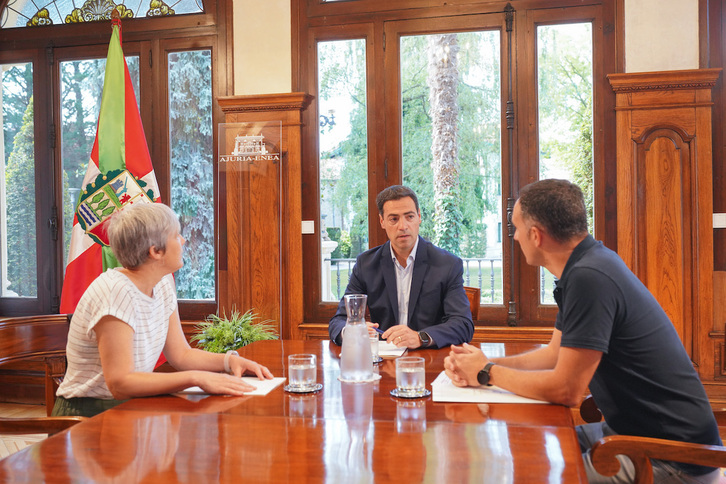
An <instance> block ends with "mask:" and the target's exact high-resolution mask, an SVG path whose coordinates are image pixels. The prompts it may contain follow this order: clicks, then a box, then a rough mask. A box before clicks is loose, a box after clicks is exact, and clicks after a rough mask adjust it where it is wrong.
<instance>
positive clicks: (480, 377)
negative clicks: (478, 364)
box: [476, 361, 496, 385]
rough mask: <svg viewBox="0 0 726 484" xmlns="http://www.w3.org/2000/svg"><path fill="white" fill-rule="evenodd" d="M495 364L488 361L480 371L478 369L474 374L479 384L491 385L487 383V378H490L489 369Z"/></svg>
mask: <svg viewBox="0 0 726 484" xmlns="http://www.w3.org/2000/svg"><path fill="white" fill-rule="evenodd" d="M495 364H496V363H494V362H492V361H490V362H488V363H487V364H486V365H484V368H483V369H482V370H481V371H479V373H478V374H477V376H476V379H477V381H478V382H479V384H480V385H491V383H489V380H491V376H490V374H489V371H490V370H491V369H492V366H494V365H495Z"/></svg>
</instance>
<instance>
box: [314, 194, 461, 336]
mask: <svg viewBox="0 0 726 484" xmlns="http://www.w3.org/2000/svg"><path fill="white" fill-rule="evenodd" d="M376 204H377V206H378V214H379V218H380V222H381V227H382V228H383V229H385V230H386V234H387V235H388V239H389V240H388V242H386V243H385V244H383V245H381V246H378V247H376V248H373V249H370V250H368V251H366V252H363V253H362V254H360V255H359V256H358V259H357V260H356V264H355V267H353V271H352V273H351V276H350V281H349V282H348V286H347V287H346V289H345V294H366V295H368V311H369V314H370V321H366V324H367V325H368V328H369V332H371V331H373V329H372V328H379V327H380V328H381V329H382V330H384V332H383V335H382V337H383V339H385V340H387V341H389V342H391V343H393V344H395V345H396V346H398V347H404V346H405V347H407V348H411V349H414V348H425V347H431V348H442V347H444V346H449V345H452V344H461V343H464V342H468V341H471V338H472V336H473V335H474V324H473V322H472V320H471V311H470V309H469V300H468V299H467V297H466V293H465V292H464V277H463V274H464V268H463V263H462V261H461V259H460V258H458V257H456V256H455V255H453V254H451V253H449V252H447V251H445V250H443V249H440V248H438V247H436V246H435V245H433V244H432V243H430V242H427V241H426V240H424V239H423V238H422V237H420V236H419V235H418V231H419V226H420V225H421V211H420V209H419V205H418V198H417V197H416V193H414V191H413V190H411V189H410V188H408V187H404V186H401V185H394V186H391V187H388V188H386V189H385V190H383V191H382V192H381V193H379V194H378V196H377V197H376ZM345 322H346V310H345V298H343V299H341V301H340V304H338V311H337V312H336V313H335V316H333V318H332V319H331V320H330V323H329V325H328V332H329V334H330V339H331V340H332V341H334V342H335V343H337V344H341V343H342V336H341V332H342V330H343V327H344V326H345Z"/></svg>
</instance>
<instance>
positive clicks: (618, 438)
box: [580, 396, 726, 484]
mask: <svg viewBox="0 0 726 484" xmlns="http://www.w3.org/2000/svg"><path fill="white" fill-rule="evenodd" d="M580 416H581V417H582V419H583V420H584V421H585V422H588V423H590V422H599V421H600V420H601V419H602V413H600V410H599V409H598V408H597V405H596V404H595V401H594V400H593V398H592V396H588V397H587V398H585V400H584V401H583V402H582V404H581V405H580ZM618 455H625V456H627V457H628V458H630V460H631V461H633V465H634V467H635V484H652V482H653V466H652V464H651V462H650V459H659V460H668V461H676V462H682V463H687V464H696V465H704V466H711V467H726V447H721V446H717V445H701V444H691V443H686V442H677V441H675V440H666V439H652V438H648V437H634V436H631V435H610V436H607V437H604V438H602V439H600V440H599V441H598V442H596V443H595V445H593V446H592V450H591V451H590V458H591V459H592V465H593V467H595V470H597V471H598V472H599V473H600V474H602V475H605V476H612V475H614V474H616V473H617V472H618V471H619V470H620V462H619V461H618V460H617V458H616V456H618ZM719 482H721V483H723V482H726V478H724V477H723V476H721V480H720V481H719Z"/></svg>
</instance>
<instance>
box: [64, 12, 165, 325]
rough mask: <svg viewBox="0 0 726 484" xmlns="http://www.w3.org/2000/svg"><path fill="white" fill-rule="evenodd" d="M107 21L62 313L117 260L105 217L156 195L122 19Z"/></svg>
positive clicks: (73, 306) (71, 309) (152, 199)
mask: <svg viewBox="0 0 726 484" xmlns="http://www.w3.org/2000/svg"><path fill="white" fill-rule="evenodd" d="M112 24H113V27H112V33H111V42H110V43H109V46H108V56H107V58H106V74H105V78H104V82H103V94H102V96H101V109H100V110H99V114H98V127H97V128H96V139H95V141H94V142H93V149H92V150H91V159H90V161H89V162H88V170H87V171H86V176H85V177H84V179H83V186H82V187H81V193H80V196H79V198H78V202H77V204H76V211H75V215H74V217H73V231H72V233H71V246H70V250H69V251H68V262H67V264H66V274H65V278H64V281H63V291H62V293H61V303H60V312H61V313H73V312H74V311H75V310H76V305H77V304H78V300H79V299H80V298H81V296H82V295H83V293H84V292H85V291H86V288H88V286H89V285H90V284H91V282H93V280H94V279H96V277H98V276H99V275H100V274H101V273H102V272H104V271H106V270H107V269H110V268H113V267H118V266H120V264H119V263H118V261H117V260H116V257H115V256H114V255H113V251H112V250H111V248H110V247H109V245H108V235H107V233H106V222H107V221H108V218H109V217H110V216H111V215H112V214H113V213H114V212H116V211H118V210H122V209H123V207H124V206H126V205H130V204H134V203H153V202H158V201H160V199H159V187H158V184H157V183H156V176H155V174H154V168H153V166H152V164H151V156H150V155H149V148H148V146H147V145H146V137H145V136H144V128H143V126H142V125H141V115H140V114H139V108H138V106H137V105H136V96H135V94H134V89H133V86H132V84H131V76H130V75H129V68H128V66H127V65H126V59H125V58H124V53H123V50H122V49H121V21H120V19H118V18H114V20H113V21H112Z"/></svg>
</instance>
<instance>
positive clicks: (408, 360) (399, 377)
mask: <svg viewBox="0 0 726 484" xmlns="http://www.w3.org/2000/svg"><path fill="white" fill-rule="evenodd" d="M396 390H397V392H398V396H400V397H404V398H415V397H420V396H423V395H425V394H426V393H427V392H426V372H425V369H424V359H423V358H421V357H419V356H402V357H400V358H398V359H397V360H396Z"/></svg>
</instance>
